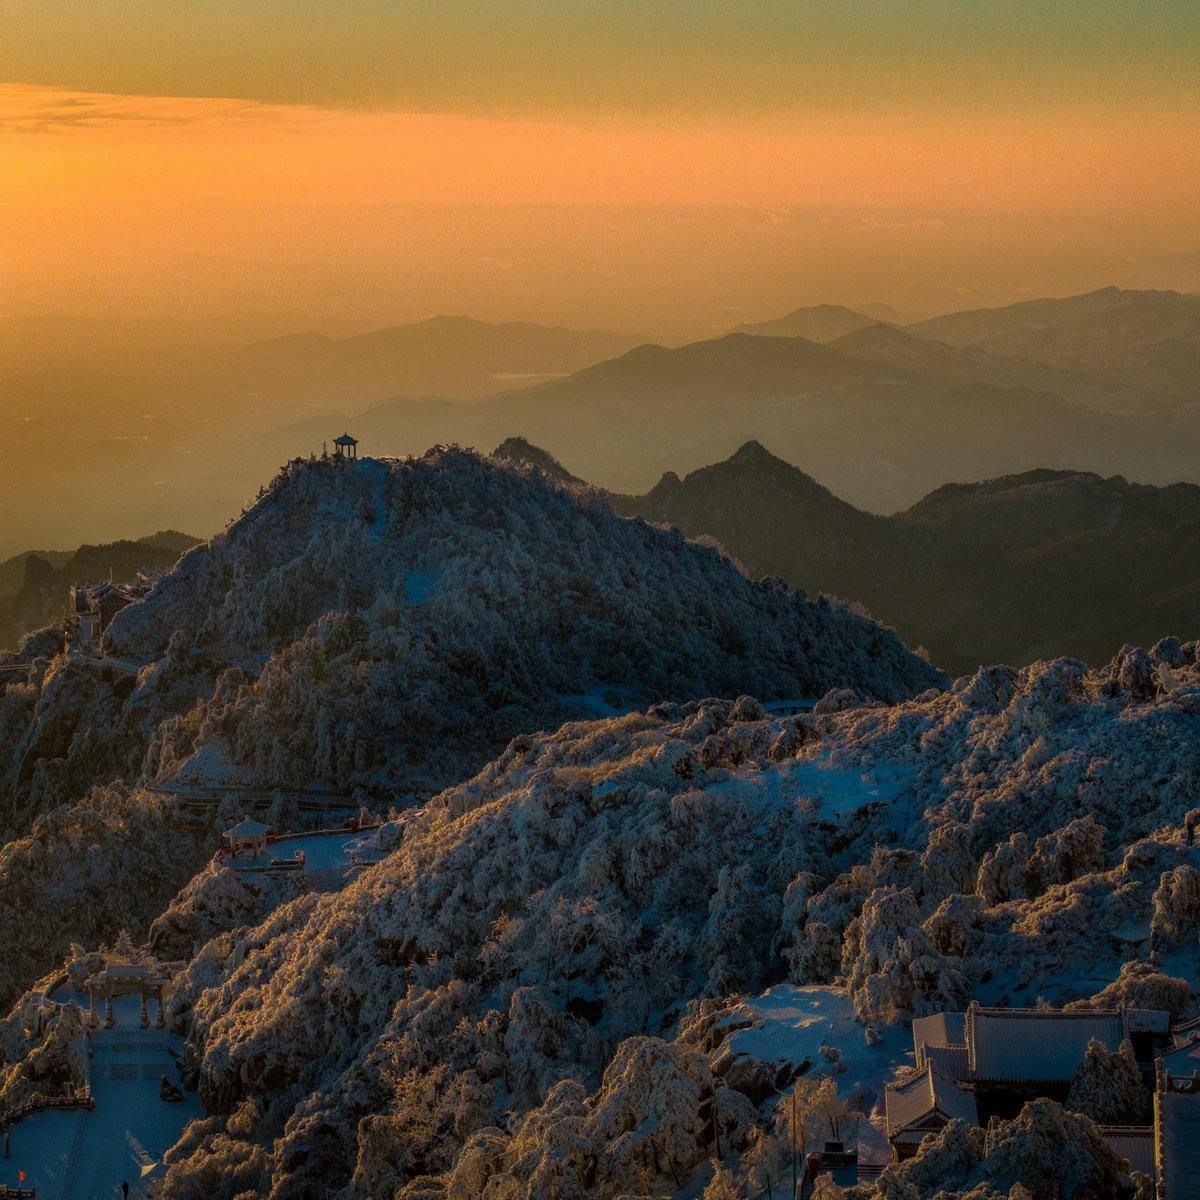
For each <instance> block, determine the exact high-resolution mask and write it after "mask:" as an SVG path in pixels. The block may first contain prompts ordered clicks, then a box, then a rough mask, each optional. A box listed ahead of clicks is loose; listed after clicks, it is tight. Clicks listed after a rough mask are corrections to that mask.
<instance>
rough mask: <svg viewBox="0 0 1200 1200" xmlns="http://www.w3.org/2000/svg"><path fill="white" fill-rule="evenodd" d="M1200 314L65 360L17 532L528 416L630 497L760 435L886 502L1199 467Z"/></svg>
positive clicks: (287, 344)
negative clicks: (128, 365)
mask: <svg viewBox="0 0 1200 1200" xmlns="http://www.w3.org/2000/svg"><path fill="white" fill-rule="evenodd" d="M1197 314H1200V297H1194V296H1185V295H1180V294H1177V293H1173V292H1123V291H1119V290H1117V289H1105V290H1103V291H1101V292H1096V293H1091V294H1089V295H1087V296H1080V297H1073V298H1069V299H1065V300H1044V301H1035V302H1029V303H1028V304H1019V305H1013V306H1010V307H1008V308H1004V309H993V310H982V311H980V312H974V313H960V314H954V315H953V316H948V317H939V318H936V319H935V320H933V321H924V322H920V323H918V324H916V325H910V326H904V327H901V326H897V325H894V324H885V323H881V322H878V321H876V320H874V318H873V317H871V316H869V315H868V314H866V313H860V312H854V311H853V310H851V309H846V308H841V307H838V306H831V305H822V306H817V307H815V308H807V309H799V310H796V311H795V312H793V313H790V314H789V315H788V316H786V317H784V318H781V319H780V320H779V321H774V322H766V323H763V324H760V325H757V326H743V327H742V329H741V331H737V332H733V333H730V334H727V335H726V336H724V337H720V338H715V339H711V340H707V341H701V342H694V343H691V344H689V345H685V346H680V347H674V348H668V347H664V346H657V345H640V346H633V345H632V340H633V339H631V338H628V337H623V336H622V335H619V334H603V333H580V332H576V331H571V330H554V329H546V328H542V327H538V326H533V325H529V324H525V323H515V324H509V325H487V324H484V323H482V322H477V321H472V320H469V319H466V318H436V319H433V320H430V321H426V322H420V323H418V324H416V325H411V326H405V327H401V328H397V329H391V330H385V331H382V332H379V333H374V334H367V335H363V336H361V337H355V338H349V339H342V340H336V339H329V338H323V337H311V336H307V335H306V336H302V337H295V338H286V339H279V340H276V341H272V342H265V343H256V344H255V345H253V346H249V347H244V348H241V349H238V350H224V351H220V352H219V353H218V352H216V351H205V352H203V353H200V352H194V351H193V352H187V353H183V352H180V353H179V354H177V355H175V356H174V357H172V356H169V355H168V356H166V357H164V358H163V359H162V360H161V361H159V362H157V363H155V364H150V366H149V367H147V368H146V370H145V371H144V372H143V373H142V374H141V375H138V376H136V379H135V383H136V386H133V385H132V384H130V383H129V380H130V378H133V377H132V376H130V373H129V371H125V372H124V373H120V372H118V373H117V374H115V375H112V376H107V375H104V374H103V373H100V374H93V375H91V376H88V375H86V374H79V375H78V376H72V375H71V372H70V371H69V370H68V369H67V368H66V367H64V368H63V374H62V375H61V377H59V378H58V380H57V383H56V382H55V377H54V375H53V373H52V372H51V373H50V375H48V376H47V377H45V378H39V382H38V387H40V388H41V389H42V394H43V398H44V396H45V395H46V394H50V393H53V395H54V396H56V397H59V401H58V402H60V403H61V405H62V407H63V411H62V412H61V413H60V414H58V416H57V417H55V418H53V419H52V418H51V417H45V418H44V419H43V418H30V417H28V416H27V415H26V416H18V415H17V413H18V411H20V410H19V408H18V409H14V410H13V414H12V415H11V420H8V421H6V422H3V429H2V430H0V432H4V433H6V434H7V435H9V442H8V445H9V448H10V455H9V460H8V461H9V464H10V470H9V471H8V472H6V474H5V477H4V479H3V480H0V507H2V508H3V509H4V511H5V512H6V515H7V516H8V521H7V524H6V529H5V531H4V536H5V537H6V538H7V539H10V540H9V541H8V542H7V545H5V546H0V550H6V549H7V550H17V549H20V547H21V546H22V545H29V544H32V543H37V542H42V543H52V542H54V541H58V542H60V543H61V541H62V540H64V538H65V537H74V538H76V539H78V540H83V538H85V537H88V536H95V534H94V533H93V530H96V531H101V530H104V531H107V530H114V529H115V530H126V529H136V528H138V527H139V526H141V527H143V528H144V527H145V524H146V523H147V522H148V521H152V522H153V523H155V524H160V525H187V526H188V527H192V528H198V529H201V530H210V529H215V528H218V527H219V526H220V525H221V524H222V523H224V521H225V520H226V519H227V518H228V517H229V516H230V515H231V513H235V512H236V511H237V509H238V506H239V505H240V504H242V503H243V502H244V501H245V500H246V499H248V498H249V497H251V496H252V495H253V493H254V490H255V489H256V488H257V487H258V484H259V482H260V481H261V480H262V479H263V478H264V477H266V476H268V475H269V474H270V472H271V471H273V470H274V469H275V468H276V467H277V466H278V464H279V463H280V462H282V461H285V460H287V459H290V458H292V457H296V456H299V455H306V454H308V453H310V452H313V451H319V450H320V448H321V444H322V443H323V442H326V441H328V439H330V438H332V437H333V436H334V435H335V434H337V433H340V432H342V430H343V429H349V430H351V431H352V432H353V433H355V434H356V435H357V436H359V437H360V438H361V439H362V441H363V447H362V448H363V451H364V452H365V453H379V454H405V453H411V452H415V451H418V450H423V449H424V448H426V447H427V446H429V445H431V444H436V443H450V442H458V443H462V444H469V445H475V446H480V447H486V446H494V445H496V444H497V443H498V442H499V441H500V440H501V439H503V438H504V437H506V436H508V435H509V434H510V433H512V432H513V431H514V430H520V431H521V432H522V433H524V434H525V435H526V436H528V437H529V438H531V439H532V440H533V441H535V442H536V443H537V444H538V445H541V446H544V447H545V448H546V449H547V450H548V451H549V452H551V453H552V454H554V455H555V456H556V457H557V458H559V459H560V460H562V461H563V462H564V463H565V464H566V465H567V467H568V468H569V469H570V470H571V471H572V472H574V473H576V474H578V475H580V476H583V477H585V478H587V479H590V480H592V481H594V482H597V483H599V484H602V485H604V486H606V487H608V488H611V489H614V490H618V491H623V492H641V491H643V490H644V489H646V488H647V487H648V486H650V484H651V483H652V481H653V480H654V479H656V478H658V477H659V476H660V475H662V474H663V473H664V472H665V471H668V470H674V471H677V472H687V471H689V470H694V469H696V468H698V467H700V466H703V465H705V464H707V463H711V462H713V461H714V460H715V459H717V458H720V457H722V456H726V455H729V454H731V453H732V452H733V451H734V450H735V449H736V448H737V447H738V446H739V445H741V444H742V443H744V442H745V441H747V440H750V439H757V440H759V441H762V442H763V443H764V444H766V445H770V446H771V447H772V448H773V449H774V450H775V451H777V452H778V453H780V454H782V455H783V456H784V457H785V458H787V459H788V460H789V461H793V462H796V463H798V464H800V465H801V466H803V468H804V469H805V470H807V471H810V472H811V473H812V474H813V475H815V476H816V477H818V478H820V479H822V480H824V481H825V482H826V483H827V484H829V486H831V487H832V488H833V489H834V490H835V491H836V492H837V493H838V494H839V495H841V496H843V497H845V498H846V499H847V500H848V501H850V502H851V503H853V504H855V505H856V506H857V507H859V508H863V509H867V510H870V511H873V512H879V513H889V512H895V511H897V510H900V509H904V508H906V507H907V506H909V505H911V504H912V503H914V502H915V501H916V500H917V499H919V498H920V497H921V496H923V495H924V494H925V493H927V492H929V491H930V490H932V489H933V488H935V487H937V486H939V485H940V484H942V483H945V482H946V481H947V480H972V479H980V478H990V477H995V476H1000V475H1006V474H1012V473H1020V472H1024V471H1027V470H1030V469H1033V468H1036V467H1054V468H1063V469H1072V470H1077V469H1083V470H1088V471H1094V472H1096V473H1098V474H1101V475H1106V476H1107V475H1112V474H1122V475H1125V476H1127V477H1129V478H1131V479H1136V480H1139V481H1142V482H1146V483H1153V484H1169V483H1173V482H1176V481H1179V480H1193V481H1197V480H1200V466H1198V465H1197V464H1198V463H1200V453H1198V451H1200V444H1198V439H1197V435H1196V429H1197V424H1196V414H1197V410H1198V406H1200V384H1198V383H1197V382H1196V381H1197V379H1200V374H1198V373H1197V372H1195V371H1193V370H1192V369H1191V364H1192V362H1193V360H1194V359H1195V357H1196V355H1197V354H1200V316H1198V315H1197ZM747 331H750V332H747ZM778 334H786V335H787V336H776V335H778ZM597 360H600V361H597ZM151 368H152V369H151ZM135 374H136V373H135ZM122 380H124V382H122ZM531 380H533V381H535V382H532V383H531V382H530V381H531ZM130 388H132V390H130ZM139 389H140V390H139ZM484 393H487V394H486V395H485V394H484ZM80 394H86V395H87V396H88V397H89V403H87V404H84V405H76V406H71V405H70V404H69V403H68V401H67V400H66V397H67V396H71V395H80ZM384 397H388V398H387V399H384ZM0 407H3V406H2V405H0ZM139 410H141V413H140V415H136V416H134V415H131V413H133V414H137V413H138V411H139ZM43 411H45V409H44V408H43ZM118 412H120V414H121V415H120V417H118V416H117V415H116V414H117V413H118ZM2 416H3V414H2V413H0V418H2ZM62 420H67V421H68V424H69V427H70V429H71V434H70V436H69V437H63V436H62V429H63V426H62V424H61V423H60V422H61V421H62ZM64 531H66V532H65V533H64Z"/></svg>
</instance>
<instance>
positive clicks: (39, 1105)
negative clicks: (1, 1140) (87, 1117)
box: [0, 1088, 96, 1131]
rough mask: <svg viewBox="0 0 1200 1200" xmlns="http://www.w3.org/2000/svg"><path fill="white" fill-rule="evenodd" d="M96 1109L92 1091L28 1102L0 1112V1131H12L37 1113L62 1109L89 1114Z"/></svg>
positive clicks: (87, 1090)
mask: <svg viewBox="0 0 1200 1200" xmlns="http://www.w3.org/2000/svg"><path fill="white" fill-rule="evenodd" d="M95 1107H96V1101H95V1099H94V1098H93V1097H92V1092H91V1089H90V1088H88V1089H86V1090H84V1091H80V1092H73V1093H72V1094H71V1095H69V1096H55V1097H54V1098H53V1099H38V1100H26V1101H25V1103H24V1104H18V1105H15V1106H14V1107H13V1108H8V1109H5V1110H4V1111H3V1112H0V1131H3V1130H5V1129H11V1128H12V1126H14V1125H15V1124H16V1123H17V1122H18V1121H23V1120H25V1118H26V1117H32V1116H35V1115H36V1114H37V1113H42V1112H54V1111H56V1110H58V1109H61V1108H86V1109H87V1110H88V1111H89V1112H90V1111H91V1110H92V1109H93V1108H95Z"/></svg>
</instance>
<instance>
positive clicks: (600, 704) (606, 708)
mask: <svg viewBox="0 0 1200 1200" xmlns="http://www.w3.org/2000/svg"><path fill="white" fill-rule="evenodd" d="M611 691H612V689H611V688H606V687H597V688H596V689H595V690H593V691H590V692H577V693H574V694H572V695H563V694H560V695H559V696H557V697H556V699H557V700H558V701H559V703H561V704H571V705H578V706H579V707H580V708H585V709H587V710H588V711H589V712H592V713H595V714H596V715H597V716H600V717H621V716H624V715H625V714H626V713H627V712H631V711H632V709H630V708H617V707H615V706H614V705H612V704H610V703H609V702H608V701H607V700H606V699H605V697H606V696H607V695H609V694H610V693H611Z"/></svg>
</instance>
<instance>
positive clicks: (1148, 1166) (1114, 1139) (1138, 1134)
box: [1100, 1125, 1157, 1179]
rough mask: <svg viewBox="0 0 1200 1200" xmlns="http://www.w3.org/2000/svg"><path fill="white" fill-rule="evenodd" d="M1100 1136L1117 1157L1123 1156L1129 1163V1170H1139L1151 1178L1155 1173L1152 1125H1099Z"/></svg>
mask: <svg viewBox="0 0 1200 1200" xmlns="http://www.w3.org/2000/svg"><path fill="white" fill-rule="evenodd" d="M1100 1136H1101V1137H1102V1138H1103V1139H1104V1140H1105V1142H1106V1143H1107V1145H1108V1148H1109V1149H1110V1150H1111V1151H1112V1152H1113V1153H1114V1154H1115V1155H1116V1156H1117V1157H1118V1158H1123V1159H1124V1160H1125V1161H1126V1162H1127V1163H1128V1164H1129V1169H1130V1170H1131V1171H1141V1173H1142V1174H1143V1175H1149V1176H1150V1178H1151V1179H1153V1178H1154V1177H1155V1176H1156V1175H1157V1172H1156V1171H1155V1169H1154V1128H1153V1126H1151V1125H1146V1126H1108V1127H1101V1129H1100Z"/></svg>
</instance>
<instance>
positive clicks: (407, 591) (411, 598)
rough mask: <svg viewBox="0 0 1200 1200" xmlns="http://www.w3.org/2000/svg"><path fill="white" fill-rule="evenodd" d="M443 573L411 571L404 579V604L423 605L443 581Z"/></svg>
mask: <svg viewBox="0 0 1200 1200" xmlns="http://www.w3.org/2000/svg"><path fill="white" fill-rule="evenodd" d="M441 577H442V573H441V571H409V573H408V574H407V575H406V576H405V577H404V602H405V603H406V604H422V603H424V601H425V600H427V599H428V598H429V593H430V592H432V591H433V589H434V588H435V587H437V585H438V581H439V580H440V579H441Z"/></svg>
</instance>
